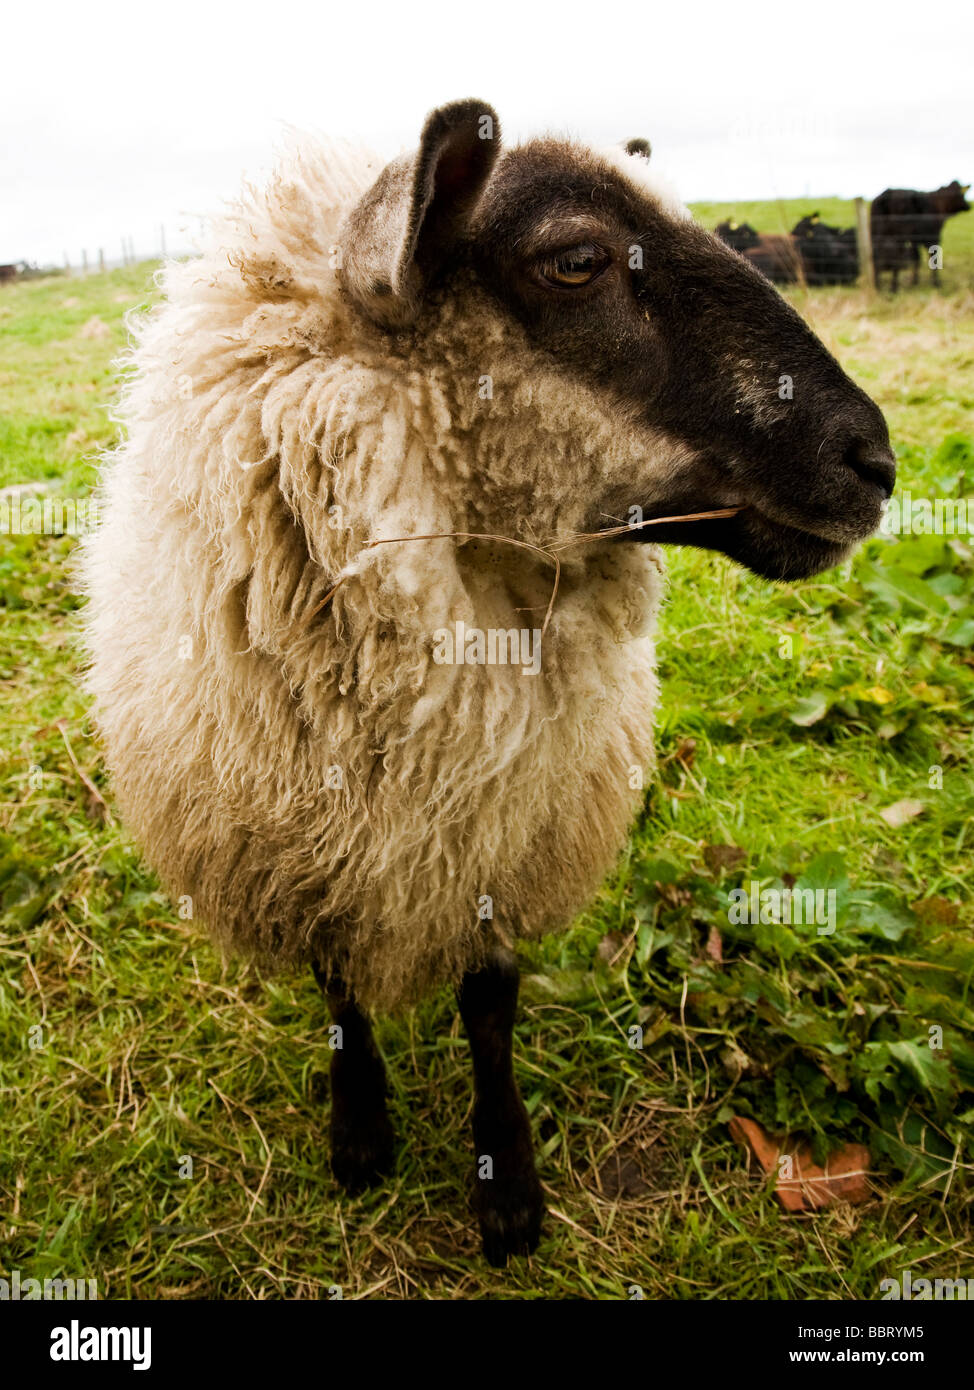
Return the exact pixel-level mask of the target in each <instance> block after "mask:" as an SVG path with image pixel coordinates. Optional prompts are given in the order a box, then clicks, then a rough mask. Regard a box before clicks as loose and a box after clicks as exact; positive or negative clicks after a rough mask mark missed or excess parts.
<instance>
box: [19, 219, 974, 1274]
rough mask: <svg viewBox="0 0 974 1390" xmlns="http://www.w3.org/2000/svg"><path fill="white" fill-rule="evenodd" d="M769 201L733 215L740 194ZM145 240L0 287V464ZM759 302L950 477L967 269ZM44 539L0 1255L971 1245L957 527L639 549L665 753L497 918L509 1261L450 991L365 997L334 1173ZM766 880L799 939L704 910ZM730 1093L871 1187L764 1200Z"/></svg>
mask: <svg viewBox="0 0 974 1390" xmlns="http://www.w3.org/2000/svg"><path fill="white" fill-rule="evenodd" d="M771 206H772V205H770V204H766V205H761V207H763V208H764V210H765V212H767V215H765V212H759V211H758V209H757V208H756V206H755V205H750V204H742V205H739V207H738V208H737V215H738V216H746V217H747V218H748V219H749V220H753V221H754V222H755V224H756V225H757V226H759V227H761V228H762V229H764V230H773V229H774V224H773V223H772V222H771V221H770V208H771ZM791 206H792V207H793V208H794V209H795V210H794V212H792V211H791V210H787V211H786V212H785V213H784V214H783V222H782V224H781V225H785V224H790V222H791V221H793V220H794V217H795V216H797V215H799V208H798V205H797V204H793V205H791ZM806 206H807V207H810V208H814V207H818V208H819V209H820V211H821V212H822V214H823V216H826V217H828V218H829V219H830V220H831V219H832V218H833V217H835V220H836V221H840V222H842V221H847V220H848V218H844V217H842V216H840V215H838V213H837V211H836V209H835V208H834V207H833V206H832V205H831V204H829V203H827V202H826V201H825V200H812V201H811V202H809V203H808V204H807V205H806V203H805V202H804V201H803V202H802V204H801V209H800V210H801V211H804V210H806ZM726 210H727V209H726V207H725V206H724V205H721V206H717V205H708V206H707V207H706V208H700V209H698V212H699V213H700V215H701V216H702V217H703V220H704V221H705V222H706V223H707V224H708V225H713V222H714V221H716V220H717V219H718V217H719V216H720V215H722V214H723V212H725V211H726ZM968 220H969V221H970V223H971V230H972V231H974V218H972V219H968ZM963 221H964V220H963V219H956V220H955V224H952V226H951V236H952V237H953V236H954V233H955V230H956V233H957V235H958V236H961V237H968V235H969V234H968V231H967V228H966V227H965V226H963ZM950 245H951V242H950V241H948V248H949V247H950ZM963 246H967V248H968V252H969V251H970V242H969V240H968V241H962V243H959V244H958V248H957V255H958V260H960V259H961V251H962V249H963ZM964 254H968V253H967V252H965V253H964ZM949 263H950V255H948V264H949ZM151 270H152V267H151V266H142V267H137V268H135V269H130V270H125V271H115V272H112V273H110V274H108V275H105V276H93V277H91V278H90V279H88V280H86V281H79V280H70V281H68V280H63V279H58V280H52V281H47V282H34V283H30V284H23V285H17V286H14V287H11V288H9V289H4V290H2V291H0V389H2V391H3V395H4V401H5V413H4V418H3V423H2V426H0V428H2V430H3V435H2V440H0V444H2V448H0V485H4V484H9V483H20V482H31V481H36V480H39V479H42V480H43V479H46V480H49V481H52V482H56V481H57V480H61V482H62V484H63V486H64V487H66V488H67V489H68V490H79V489H83V488H85V487H87V486H88V484H89V483H90V481H91V479H92V477H93V462H92V453H93V450H94V449H95V447H96V446H97V445H99V444H101V443H104V442H107V441H108V440H110V439H111V437H112V433H113V426H112V424H111V421H110V418H109V415H108V406H109V404H110V402H111V399H112V394H113V385H112V378H111V373H110V365H109V364H110V360H111V357H112V355H113V353H114V352H115V351H116V350H117V349H118V348H119V347H120V346H121V345H122V343H123V341H124V325H123V315H124V313H125V311H126V310H127V309H129V308H130V307H133V306H135V305H137V304H140V303H145V302H147V301H148V300H149V299H150V298H151V294H152V290H151V285H150V274H151ZM965 273H969V272H965ZM792 298H793V300H794V302H795V303H796V304H797V306H798V307H799V309H800V311H801V312H802V313H804V314H805V315H806V316H807V317H808V318H809V319H810V320H811V321H812V323H813V324H814V326H815V327H816V330H817V331H818V332H819V333H820V334H821V335H822V336H823V337H824V339H825V340H826V342H827V343H828V344H829V346H830V347H831V348H832V350H833V351H834V352H835V353H836V354H837V355H838V357H839V358H840V360H841V361H842V362H843V363H844V365H845V366H846V367H847V368H848V370H850V371H851V372H852V374H853V375H854V376H855V377H856V378H857V379H858V380H860V381H861V382H862V383H863V385H864V386H865V387H866V389H867V390H869V391H870V392H871V393H872V394H873V395H874V396H875V397H876V399H877V400H878V401H879V403H880V405H881V406H882V407H883V409H884V410H885V412H886V414H887V417H888V419H889V421H890V426H891V430H892V434H893V437H894V441H895V444H896V446H897V449H898V452H899V455H900V463H901V487H904V488H910V489H911V490H912V491H913V493H914V495H918V496H919V495H930V496H933V495H944V494H947V495H957V496H967V495H974V449H972V444H971V439H970V436H971V435H972V434H974V423H972V390H974V387H972V372H971V366H972V355H974V350H972V347H971V344H972V342H974V334H972V329H974V295H972V294H971V293H970V292H969V291H968V292H965V293H960V292H958V293H954V294H949V293H943V294H937V293H935V292H933V291H931V290H929V289H927V288H923V289H921V290H919V291H917V292H908V293H904V294H901V295H900V296H899V297H898V298H896V299H893V298H891V297H890V296H888V295H887V296H883V297H880V298H878V299H877V298H875V297H873V296H869V295H866V294H865V293H863V292H861V291H855V290H852V291H847V290H842V289H835V290H831V289H829V290H820V291H800V290H798V289H796V290H795V291H794V292H793V294H792ZM72 546H73V542H72V541H71V540H70V539H67V538H61V539H59V538H53V537H19V538H11V537H7V536H0V621H2V624H3V633H4V644H3V651H2V656H0V739H2V749H0V798H2V801H0V908H2V910H3V926H2V936H0V1053H2V1056H3V1058H4V1066H3V1070H2V1073H0V1110H2V1113H3V1114H4V1116H5V1124H4V1126H3V1132H2V1134H0V1230H2V1232H3V1246H4V1250H5V1264H6V1266H8V1267H9V1268H10V1269H13V1268H19V1269H20V1270H21V1272H22V1275H23V1277H25V1278H26V1277H28V1276H29V1275H34V1276H40V1277H43V1276H49V1277H52V1276H56V1275H66V1276H74V1277H82V1276H84V1277H93V1278H97V1279H98V1280H99V1286H100V1291H101V1295H102V1296H103V1297H124V1296H131V1295H134V1296H138V1297H146V1298H151V1297H172V1298H187V1297H224V1298H226V1297H281V1296H284V1297H296V1296H310V1297H323V1296H326V1295H327V1290H328V1289H329V1287H330V1286H332V1285H335V1284H338V1285H340V1286H341V1287H342V1289H343V1292H344V1296H345V1297H360V1296H381V1297H419V1298H451V1297H472V1298H480V1297H497V1298H522V1297H527V1298H532V1297H557V1296H567V1297H595V1298H620V1297H626V1296H627V1295H626V1290H627V1289H628V1287H629V1286H630V1285H632V1284H633V1283H636V1284H639V1285H641V1286H642V1287H643V1289H644V1290H645V1293H646V1296H647V1297H656V1296H659V1297H692V1298H700V1297H725V1298H726V1297H738V1298H741V1297H743V1298H772V1297H780V1298H792V1299H804V1298H815V1297H828V1298H842V1297H847V1296H850V1295H859V1296H863V1297H868V1298H871V1297H875V1296H876V1294H877V1289H878V1283H879V1280H880V1279H881V1278H883V1277H885V1276H887V1275H892V1276H894V1277H896V1276H898V1274H899V1272H900V1271H901V1270H902V1269H903V1268H906V1267H909V1268H911V1269H912V1270H913V1271H914V1272H922V1273H925V1274H927V1275H937V1276H953V1275H960V1274H970V1273H971V1272H972V1270H974V1239H972V1236H971V1193H972V1186H971V1182H970V1174H971V1170H972V1167H974V1137H972V1134H974V1002H972V998H971V981H972V979H974V934H972V922H974V885H972V881H971V873H970V862H971V850H972V845H971V834H972V830H971V827H972V824H974V797H972V789H971V778H970V771H969V767H970V762H969V759H970V754H971V728H972V710H974V657H972V646H971V644H972V638H974V553H972V549H971V546H970V543H969V541H968V540H965V539H955V540H953V541H951V542H950V543H949V544H948V543H947V542H945V541H944V540H943V539H942V538H938V537H913V538H903V539H883V538H877V539H875V540H873V541H871V542H869V543H868V544H867V545H866V546H865V547H864V548H863V550H862V551H861V553H860V554H859V555H858V556H857V558H856V559H855V560H854V561H853V562H852V563H851V564H849V565H848V566H846V567H844V568H843V569H842V570H841V571H836V572H833V573H830V574H827V575H824V576H821V577H819V578H818V579H816V580H815V581H813V582H809V583H804V584H800V585H770V584H766V583H762V582H761V581H759V580H757V579H755V578H753V577H751V576H749V575H747V574H745V573H743V572H742V571H741V570H739V569H737V568H735V566H733V565H732V564H730V563H729V562H727V561H724V560H723V559H721V558H719V557H715V556H710V555H705V554H700V553H694V552H683V551H680V550H674V551H672V552H671V556H670V571H671V575H672V582H671V596H670V600H669V602H668V605H667V608H666V611H665V614H664V617H663V622H662V632H661V641H660V657H661V666H662V676H663V691H664V700H663V706H662V710H661V714H660V738H659V746H660V764H661V765H660V777H659V781H658V783H657V784H656V785H654V786H653V787H652V788H651V789H650V790H649V791H648V792H647V797H646V804H645V810H644V813H643V815H642V817H641V819H640V822H639V824H638V825H637V827H636V828H635V831H634V833H633V836H632V840H631V844H630V849H629V852H628V855H627V856H626V859H625V862H624V863H622V864H621V865H620V867H619V870H618V872H617V873H616V874H615V875H614V876H613V877H612V878H611V880H610V881H609V882H608V883H607V884H606V885H605V887H604V889H603V891H602V893H601V894H600V896H599V898H598V899H597V901H596V902H595V903H593V904H592V906H591V908H590V909H589V910H588V911H587V912H586V913H585V914H584V916H583V917H582V918H581V919H580V920H579V921H578V922H577V923H576V924H575V925H574V927H573V928H572V929H571V930H570V931H568V932H567V933H565V934H564V935H562V936H560V937H557V938H553V939H551V940H549V941H547V942H545V943H544V944H542V945H541V946H532V947H530V948H526V949H525V950H524V952H523V959H524V963H525V972H526V979H525V983H524V989H523V1009H522V1015H521V1021H520V1023H519V1026H518V1046H517V1055H518V1063H517V1066H518V1073H519V1078H520V1083H521V1086H522V1090H523V1093H524V1095H525V1098H526V1102H527V1105H528V1108H529V1110H530V1112H531V1115H532V1117H533V1122H534V1126H535V1133H536V1139H537V1143H538V1147H539V1152H540V1161H541V1174H542V1180H543V1182H544V1183H545V1186H546V1190H547V1193H548V1200H549V1204H550V1207H551V1212H550V1215H549V1217H548V1219H547V1225H546V1234H545V1237H544V1240H543V1243H542V1246H541V1248H540V1251H539V1253H538V1254H537V1256H536V1257H535V1258H534V1259H533V1260H532V1261H531V1262H530V1263H526V1262H518V1263H515V1264H512V1266H511V1267H510V1268H509V1269H508V1270H506V1271H492V1270H489V1269H488V1268H487V1267H486V1266H485V1265H484V1264H483V1263H482V1262H481V1261H480V1259H479V1258H478V1257H477V1254H476V1249H477V1242H476V1237H475V1229H474V1223H473V1220H472V1218H471V1217H470V1216H469V1214H468V1212H467V1210H466V1205H465V1203H466V1196H465V1192H466V1184H467V1181H468V1172H469V1168H470V1155H469V1152H468V1150H469V1139H468V1135H467V1125H468V1122H469V1109H470V1082H469V1065H468V1058H467V1050H466V1045H465V1043H464V1041H463V1038H462V1035H461V1032H460V1029H459V1025H458V1021H457V1019H456V1017H455V1013H454V1009H453V1004H452V1000H451V998H450V997H449V995H448V994H446V993H445V992H444V993H443V994H441V995H439V996H437V997H435V998H433V999H431V1000H430V1001H428V1002H427V1003H426V1004H424V1006H423V1007H422V1008H420V1009H419V1010H417V1011H416V1012H415V1013H414V1014H410V1015H408V1016H407V1017H406V1018H404V1019H399V1020H388V1019H386V1020H381V1021H380V1023H379V1027H378V1037H379V1041H380V1044H381V1046H382V1048H383V1050H384V1052H385V1054H386V1057H387V1060H388V1062H389V1070H390V1082H391V1086H392V1110H393V1120H394V1123H395V1126H396V1129H397V1133H398V1135H399V1138H400V1142H401V1149H400V1154H399V1165H398V1169H397V1173H396V1175H395V1177H394V1179H393V1180H391V1181H390V1183H389V1185H388V1187H387V1188H385V1189H382V1190H380V1191H378V1192H377V1193H375V1194H373V1195H370V1196H367V1197H364V1198H362V1199H360V1200H357V1201H351V1200H349V1199H347V1198H345V1197H342V1196H341V1195H340V1194H339V1192H338V1190H337V1189H336V1187H335V1185H334V1183H333V1182H332V1180H331V1178H330V1176H329V1174H328V1171H327V1160H326V1155H327V1141H326V1133H327V1088H328V1087H327V1067H328V1055H329V1054H328V1050H327V1047H326V1044H325V1041H324V1038H325V1032H324V1029H325V1014H324V1008H323V1005H322V1003H321V1001H320V999H319V997H318V995H317V991H316V989H315V987H314V984H313V982H312V981H311V979H310V977H309V978H308V979H299V980H292V979H277V980H274V981H272V982H269V983H266V984H265V983H264V982H262V981H261V980H260V979H259V978H257V976H256V975H255V974H254V972H252V971H248V970H244V969H241V968H240V967H238V966H230V967H226V968H225V967H223V966H222V965H221V964H220V962H219V960H218V959H217V958H216V956H215V955H214V953H213V951H212V950H211V949H210V947H209V945H208V944H207V943H206V941H205V939H204V938H203V937H202V936H201V935H200V933H199V931H198V929H197V928H196V927H194V925H193V924H192V923H186V922H182V921H180V920H179V917H178V914H177V913H176V911H175V910H174V906H173V904H172V903H171V902H170V901H169V900H168V898H167V897H166V895H165V894H164V893H163V892H162V891H161V890H160V888H159V886H158V884H157V883H156V881H155V879H154V878H153V876H152V875H151V874H150V873H149V872H148V871H147V870H146V869H145V867H144V866H143V865H142V864H141V863H140V861H139V858H138V856H137V854H136V853H135V851H134V849H133V847H132V845H131V844H130V842H129V841H128V839H127V837H126V836H125V834H124V832H123V831H122V830H121V829H119V827H118V825H117V824H116V823H115V820H114V817H113V815H112V813H111V791H110V787H109V786H108V785H107V783H106V780H105V776H104V770H103V765H102V758H101V751H100V748H99V745H98V742H97V739H96V738H95V737H94V736H93V734H92V731H91V728H90V727H89V725H88V723H87V722H86V710H85V701H84V698H83V696H82V694H81V693H80V691H79V688H78V682H77V657H76V654H75V649H74V646H73V631H74V623H75V621H76V618H75V613H76V608H77V600H76V598H75V597H74V595H73V593H72V585H71V574H70V562H71V551H72ZM931 769H940V775H939V777H938V776H936V775H935V774H933V773H932V771H931ZM904 800H905V801H910V802H913V803H916V805H917V806H918V807H919V810H918V811H916V813H915V814H914V815H912V816H911V817H910V818H908V819H907V820H905V821H904V822H903V823H901V824H899V825H898V826H895V827H894V826H893V825H891V824H890V823H889V822H888V820H887V819H884V817H883V815H882V814H881V812H883V811H884V810H887V808H888V807H890V806H891V805H892V804H893V803H896V802H899V801H904ZM894 819H895V818H894ZM795 878H798V879H801V880H803V881H804V882H806V883H807V884H809V885H812V886H821V887H832V888H834V889H835V890H836V892H837V894H838V901H839V904H840V910H839V923H838V930H837V931H836V933H835V934H834V935H833V936H829V937H823V936H818V935H816V934H814V933H811V934H810V933H806V932H803V931H802V929H800V928H794V929H793V928H788V927H785V926H763V927H762V926H760V925H758V926H752V927H740V926H738V927H733V926H731V924H730V923H729V921H728V916H727V905H728V893H729V891H730V890H731V889H732V888H733V887H735V886H737V885H738V884H740V883H742V882H747V881H749V880H751V879H760V880H762V881H765V882H768V883H777V884H778V885H781V884H784V883H788V882H791V881H793V880H794V879H795ZM633 1025H639V1026H640V1027H642V1028H643V1031H644V1047H643V1049H642V1050H641V1051H634V1050H632V1049H630V1047H629V1046H628V1045H627V1038H628V1029H629V1028H631V1027H632V1026H633ZM931 1028H941V1029H942V1030H943V1039H942V1041H943V1047H942V1048H939V1049H931V1047H930V1046H929V1039H930V1029H931ZM38 1029H39V1030H40V1031H39V1032H38ZM735 1113H736V1114H742V1115H748V1116H752V1117H754V1118H756V1119H757V1120H758V1121H760V1122H761V1123H762V1124H763V1125H764V1126H765V1127H766V1128H768V1129H769V1130H781V1131H784V1130H787V1131H790V1132H791V1133H792V1135H803V1136H806V1137H807V1138H808V1139H809V1140H810V1141H811V1142H813V1144H814V1145H815V1146H816V1149H817V1151H818V1152H819V1154H824V1153H825V1152H827V1151H828V1150H829V1149H831V1148H833V1147H834V1146H836V1145H837V1144H840V1143H844V1142H847V1141H850V1140H857V1141H861V1142H864V1143H866V1144H867V1145H869V1147H870V1150H871V1152H872V1155H873V1164H872V1177H871V1188H872V1195H871V1198H870V1200H869V1201H868V1202H867V1203H866V1204H865V1205H864V1206H858V1207H851V1206H838V1207H835V1208H833V1209H831V1210H828V1211H825V1212H822V1213H820V1214H818V1215H815V1216H812V1217H802V1218H795V1217H786V1216H785V1215H783V1214H782V1212H781V1211H780V1209H779V1207H778V1204H777V1201H776V1200H775V1198H774V1197H773V1195H772V1194H771V1193H770V1192H769V1190H768V1185H767V1184H766V1183H765V1182H764V1181H763V1180H762V1179H761V1178H760V1177H759V1176H758V1174H757V1173H755V1172H754V1171H749V1170H748V1164H747V1161H746V1158H745V1156H744V1155H743V1153H742V1151H741V1150H740V1149H739V1148H738V1147H737V1146H736V1145H735V1143H734V1142H733V1141H732V1139H731V1137H730V1135H729V1132H728V1127H727V1121H728V1119H729V1117H730V1116H731V1115H732V1114H735ZM186 1155H189V1156H191V1157H192V1159H193V1172H192V1176H191V1177H187V1176H181V1171H182V1172H185V1169H186V1164H185V1156H186Z"/></svg>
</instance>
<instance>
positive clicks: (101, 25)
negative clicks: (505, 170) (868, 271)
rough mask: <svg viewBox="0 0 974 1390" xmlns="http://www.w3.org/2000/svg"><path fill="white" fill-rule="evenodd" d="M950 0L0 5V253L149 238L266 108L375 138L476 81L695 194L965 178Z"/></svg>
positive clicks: (212, 182)
mask: <svg viewBox="0 0 974 1390" xmlns="http://www.w3.org/2000/svg"><path fill="white" fill-rule="evenodd" d="M972 14H974V8H972V6H971V4H970V0H947V3H930V4H927V5H924V4H920V5H917V4H912V3H911V4H909V5H907V4H903V5H898V4H897V3H896V0H880V2H879V3H865V2H864V0H850V3H842V0H819V3H817V4H810V3H808V0H773V3H771V4H760V3H755V0H750V3H747V4H745V3H743V0H719V2H718V3H711V0H703V3H699V4H698V3H692V0H690V2H689V3H686V2H685V3H680V0H666V3H665V5H662V6H658V5H656V4H653V3H651V2H650V0H641V3H638V4H637V3H628V2H627V0H616V3H607V2H606V0H602V3H593V0H566V3H564V4H559V3H558V0H543V2H542V3H540V4H539V3H537V0H534V3H532V0H467V3H463V0H449V3H443V2H442V0H397V3H395V4H390V3H389V0H378V3H376V0H343V2H342V4H341V6H340V7H336V6H334V5H332V4H329V3H328V0H317V3H311V4H309V3H296V0H263V3H260V4H254V3H249V2H248V0H236V3H223V2H222V0H212V2H211V0H195V2H194V3H187V2H186V0H168V2H167V0H163V3H161V4H158V5H151V6H150V5H147V4H145V3H144V0H128V2H127V3H124V4H122V3H118V4H116V3H110V0H78V2H77V3H71V4H65V3H60V0H58V3H45V0H39V3H37V4H33V5H30V4H23V3H20V4H16V5H9V6H7V7H6V8H5V15H4V19H3V23H2V30H0V34H2V44H3V58H2V72H0V262H2V261H12V260H19V259H22V258H27V259H30V260H38V261H41V262H45V261H61V260H62V259H63V255H64V252H65V251H67V252H69V253H70V256H71V258H72V259H73V260H78V259H79V258H80V253H81V249H82V248H86V249H87V251H88V254H89V256H90V257H94V256H95V254H96V253H97V249H98V247H103V248H104V249H105V253H106V256H107V257H108V258H109V259H110V260H113V259H117V258H118V256H119V254H120V243H121V238H122V236H123V235H124V236H131V237H133V238H134V240H135V244H136V249H137V251H138V252H140V253H142V254H149V253H151V252H153V251H154V250H156V249H157V248H158V245H159V225H160V223H162V224H164V225H165V228H166V235H167V241H168V244H169V248H170V250H172V249H174V248H175V247H178V246H181V245H184V244H185V242H186V236H185V232H184V231H182V230H181V229H184V228H186V227H193V226H194V225H198V219H199V216H200V215H201V214H205V213H206V212H207V211H209V210H211V209H213V208H214V207H215V206H216V205H217V204H218V203H219V201H220V199H222V198H224V197H226V196H228V195H231V194H232V193H233V192H234V191H235V189H236V187H237V186H238V183H239V180H240V176H241V173H242V172H243V171H244V170H249V171H251V172H259V171H260V170H261V169H262V168H265V167H267V165H268V164H269V163H270V162H272V157H273V149H274V145H275V141H276V140H277V139H278V137H279V134H280V130H281V127H282V125H283V124H291V125H297V126H300V127H305V128H311V129H319V130H325V131H328V132H331V133H335V134H343V135H349V136H355V137H361V138H365V139H366V140H368V141H370V142H371V143H373V144H374V145H375V146H376V148H377V149H378V150H379V151H380V152H382V153H389V154H393V153H395V152H396V151H397V150H398V149H400V148H401V147H403V146H408V145H411V144H413V143H414V142H415V140H416V138H417V136H418V133H419V129H420V126H421V124H422V120H423V116H424V114H425V113H426V111H427V110H428V109H429V108H430V107H432V106H435V105H436V104H438V103H439V102H442V101H448V100H451V99H453V98H456V97H465V96H475V97H480V98H482V99H483V100H485V101H489V102H491V103H492V104H493V105H494V106H495V107H496V109H497V110H498V112H499V114H500V118H501V123H502V126H503V130H504V136H505V138H506V139H508V140H512V139H515V138H517V137H519V136H523V135H527V134H531V133H533V132H535V131H538V130H542V129H556V130H566V131H569V132H571V133H573V134H576V135H580V136H582V137H584V138H590V139H593V140H600V141H611V140H619V139H623V138H625V137H629V136H632V135H647V136H648V137H649V138H650V139H651V140H652V142H653V148H654V156H653V158H654V161H655V162H657V163H658V165H659V167H660V169H661V170H663V171H665V172H666V173H668V174H669V175H670V177H671V178H672V179H673V180H674V181H675V183H676V184H677V186H678V188H679V189H680V191H681V192H682V194H683V196H684V197H685V198H686V199H688V200H694V199H705V198H707V199H732V198H749V197H751V198H758V197H772V196H779V197H789V196H805V195H809V196H812V197H814V195H826V194H832V193H838V194H842V195H846V196H852V195H855V194H862V195H864V196H872V195H873V194H875V193H878V192H879V191H880V190H881V189H882V188H884V187H886V186H888V185H893V186H900V187H917V188H936V187H938V186H939V185H940V184H942V183H946V182H949V181H950V180H951V179H952V178H957V179H960V180H961V181H962V182H964V183H967V182H970V181H972V176H974V168H972V165H974V145H972V138H971V137H972V133H974V119H972V116H974V100H972V97H971V76H970V72H971V64H970V55H971V51H972V39H974V21H972Z"/></svg>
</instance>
